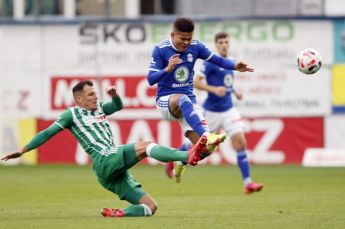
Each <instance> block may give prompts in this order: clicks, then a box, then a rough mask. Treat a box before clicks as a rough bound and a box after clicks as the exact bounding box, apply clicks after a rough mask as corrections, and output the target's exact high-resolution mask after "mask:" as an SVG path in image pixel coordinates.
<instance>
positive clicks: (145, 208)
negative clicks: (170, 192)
mask: <svg viewBox="0 0 345 229" xmlns="http://www.w3.org/2000/svg"><path fill="white" fill-rule="evenodd" d="M140 205H141V206H143V208H144V214H145V216H151V215H152V211H151V209H150V208H149V206H147V205H146V204H140Z"/></svg>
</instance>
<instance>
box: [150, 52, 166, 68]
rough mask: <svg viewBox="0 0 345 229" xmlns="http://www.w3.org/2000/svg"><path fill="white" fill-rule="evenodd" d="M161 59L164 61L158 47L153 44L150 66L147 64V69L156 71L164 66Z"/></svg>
mask: <svg viewBox="0 0 345 229" xmlns="http://www.w3.org/2000/svg"><path fill="white" fill-rule="evenodd" d="M163 61H164V59H163V58H162V57H161V53H160V51H159V47H158V46H155V47H154V48H153V51H152V55H151V62H150V66H149V71H154V72H158V71H160V70H162V69H163V68H165V67H166V66H164V63H163Z"/></svg>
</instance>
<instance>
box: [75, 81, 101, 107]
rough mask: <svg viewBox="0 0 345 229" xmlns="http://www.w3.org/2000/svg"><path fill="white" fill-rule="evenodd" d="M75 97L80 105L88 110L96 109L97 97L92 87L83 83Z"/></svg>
mask: <svg viewBox="0 0 345 229" xmlns="http://www.w3.org/2000/svg"><path fill="white" fill-rule="evenodd" d="M77 99H78V103H79V106H80V107H82V108H85V109H86V110H90V111H94V110H97V100H98V97H97V93H96V90H95V88H94V87H92V86H89V85H85V87H84V89H83V92H82V93H80V95H78V98H77Z"/></svg>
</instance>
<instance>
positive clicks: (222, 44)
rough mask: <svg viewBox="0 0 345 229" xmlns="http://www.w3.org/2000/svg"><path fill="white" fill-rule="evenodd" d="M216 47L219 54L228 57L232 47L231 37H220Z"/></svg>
mask: <svg viewBox="0 0 345 229" xmlns="http://www.w3.org/2000/svg"><path fill="white" fill-rule="evenodd" d="M216 49H217V52H218V53H219V55H221V56H223V57H226V56H227V55H228V53H229V49H230V39H229V37H225V38H220V39H218V40H217V42H216Z"/></svg>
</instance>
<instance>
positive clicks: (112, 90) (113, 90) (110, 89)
mask: <svg viewBox="0 0 345 229" xmlns="http://www.w3.org/2000/svg"><path fill="white" fill-rule="evenodd" d="M107 94H108V95H110V96H111V97H112V98H115V97H118V96H119V95H118V94H117V92H116V88H115V86H110V87H108V88H107Z"/></svg>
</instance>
